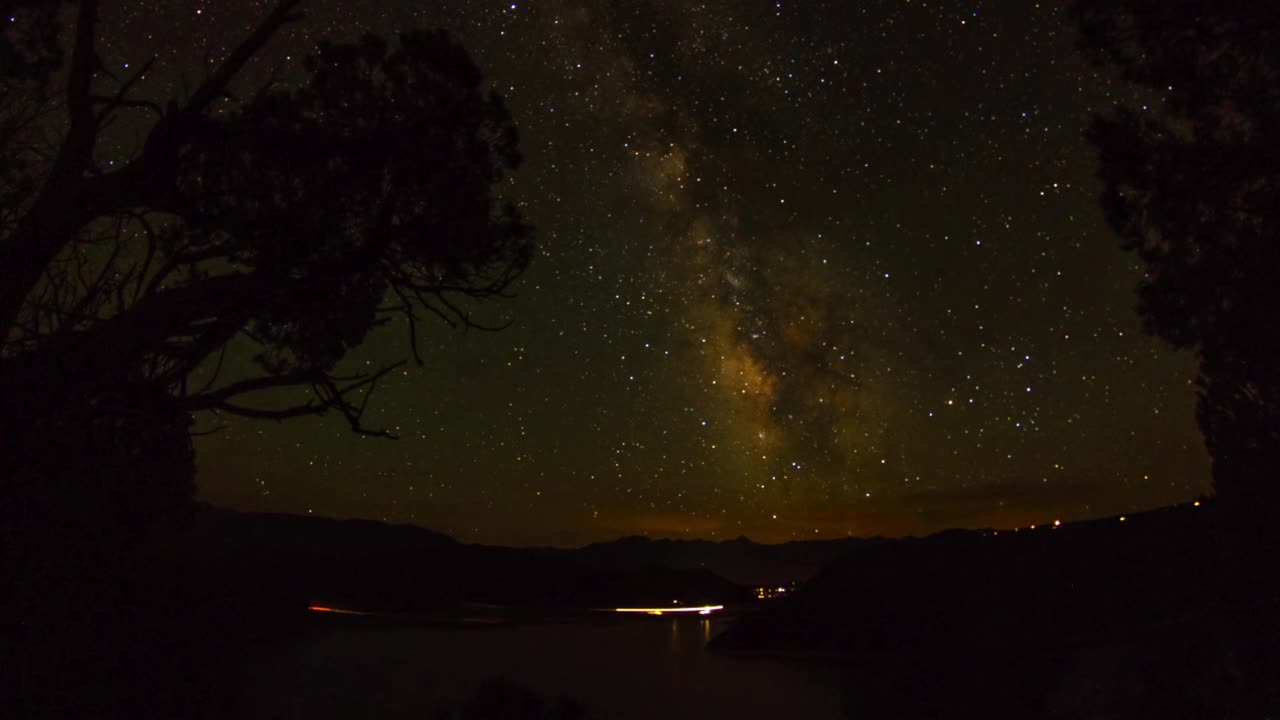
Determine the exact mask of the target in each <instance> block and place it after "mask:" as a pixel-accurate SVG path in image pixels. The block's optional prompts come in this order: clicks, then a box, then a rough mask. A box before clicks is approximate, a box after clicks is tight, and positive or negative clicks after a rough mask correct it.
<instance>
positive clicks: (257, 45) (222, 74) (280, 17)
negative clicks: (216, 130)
mask: <svg viewBox="0 0 1280 720" xmlns="http://www.w3.org/2000/svg"><path fill="white" fill-rule="evenodd" d="M301 2H302V0H281V2H280V4H279V5H276V7H275V9H274V10H272V11H271V14H270V15H268V16H267V17H266V19H265V20H263V21H262V24H260V25H258V27H257V28H256V29H255V30H254V31H253V33H252V34H250V35H249V37H247V38H245V41H244V42H242V43H240V46H239V47H237V48H236V49H235V50H233V51H231V54H230V55H228V56H227V59H226V60H223V61H222V64H221V65H219V66H218V69H216V70H214V71H213V74H211V75H210V76H209V77H208V78H206V79H205V81H204V82H203V83H202V84H201V85H200V87H199V88H197V89H196V91H195V93H194V94H192V96H191V99H190V100H189V101H187V105H186V107H184V108H183V109H182V114H183V116H184V117H185V118H187V119H191V118H195V117H197V116H199V115H201V114H203V113H204V112H205V110H206V109H207V108H208V107H209V105H211V104H212V103H213V101H214V100H216V99H218V98H219V97H222V96H223V95H225V94H226V92H227V86H228V85H229V84H230V83H231V80H232V79H233V78H234V77H235V76H236V75H237V74H238V73H239V72H240V70H241V68H243V67H244V65H245V63H247V62H248V61H249V59H250V58H252V57H253V56H254V55H256V54H257V53H258V51H259V50H261V49H262V48H263V46H265V45H266V44H267V42H268V41H270V40H271V37H272V36H273V35H275V34H276V32H277V31H279V30H280V28H281V27H284V26H285V25H287V24H289V23H292V22H297V21H298V20H301V19H302V18H303V14H302V13H300V12H294V8H296V7H298V5H299V4H301Z"/></svg>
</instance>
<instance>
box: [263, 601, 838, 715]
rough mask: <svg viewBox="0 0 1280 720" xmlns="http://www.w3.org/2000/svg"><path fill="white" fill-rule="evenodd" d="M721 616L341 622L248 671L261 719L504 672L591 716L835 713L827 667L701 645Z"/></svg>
mask: <svg viewBox="0 0 1280 720" xmlns="http://www.w3.org/2000/svg"><path fill="white" fill-rule="evenodd" d="M723 622H724V621H721V620H711V619H702V618H698V619H694V618H679V619H675V618H672V619H667V618H642V619H633V620H626V621H609V622H601V623H595V624H592V623H576V624H547V625H523V626H510V627H496V628H483V629H418V628H410V629H393V628H379V629H374V628H339V629H334V630H332V631H329V632H326V633H323V634H320V635H317V636H315V637H312V638H310V639H308V640H306V641H304V642H302V643H301V644H298V645H295V646H292V647H289V648H285V649H280V650H277V651H275V652H273V653H272V654H271V655H269V656H265V657H262V658H259V659H258V660H257V661H256V662H255V663H253V664H252V665H250V666H249V667H248V668H246V669H247V670H248V671H249V673H250V674H251V676H252V678H251V680H250V681H249V688H248V700H249V702H250V704H251V706H252V711H253V712H252V717H257V718H307V719H309V720H314V719H316V718H355V717H367V718H415V720H421V719H422V718H426V717H427V716H428V713H430V712H431V711H433V710H435V709H437V708H440V707H447V708H453V709H455V710H456V709H457V708H458V707H459V706H460V705H461V703H462V702H463V700H464V699H465V698H467V697H468V696H470V695H471V694H472V693H473V692H474V691H475V689H476V688H477V687H478V686H479V685H480V683H481V682H483V681H484V680H486V679H488V678H492V677H495V676H499V675H500V676H503V677H505V678H506V679H507V680H509V681H511V682H512V683H514V684H517V685H521V686H524V687H527V688H529V689H530V690H533V691H535V692H537V693H538V694H539V695H541V696H542V697H543V699H544V700H550V699H551V698H554V697H557V696H566V697H571V698H573V699H575V700H576V701H578V703H580V704H581V705H582V706H583V708H584V710H585V711H586V716H587V717H588V718H612V719H616V720H629V719H631V718H645V719H646V720H649V719H653V718H697V719H698V720H708V719H709V718H733V719H734V720H748V719H752V718H838V717H840V712H839V707H840V695H841V686H842V682H841V678H842V672H841V671H840V670H839V669H837V668H834V667H830V666H822V665H809V664H792V663H781V662H778V661H773V660H765V659H744V658H729V657H722V656H718V655H712V654H710V653H708V652H706V651H704V650H703V647H704V646H705V645H706V643H707V641H708V640H709V639H710V638H711V637H712V636H713V635H714V634H715V633H717V632H719V631H720V630H721V629H723V624H722V623H723Z"/></svg>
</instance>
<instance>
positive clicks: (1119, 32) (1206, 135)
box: [1074, 0, 1280, 509]
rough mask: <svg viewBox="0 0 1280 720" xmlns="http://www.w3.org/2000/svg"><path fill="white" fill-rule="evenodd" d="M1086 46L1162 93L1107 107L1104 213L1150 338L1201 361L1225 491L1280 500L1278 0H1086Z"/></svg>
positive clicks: (1203, 396)
mask: <svg viewBox="0 0 1280 720" xmlns="http://www.w3.org/2000/svg"><path fill="white" fill-rule="evenodd" d="M1074 15H1075V17H1076V19H1077V21H1078V24H1079V28H1080V32H1081V40H1080V43H1081V46H1082V47H1083V48H1084V49H1085V50H1086V52H1088V53H1089V54H1090V56H1091V57H1092V58H1093V59H1094V60H1096V61H1097V62H1098V63H1100V64H1102V65H1105V66H1108V67H1110V68H1112V69H1114V70H1117V71H1118V72H1119V73H1121V75H1122V76H1123V78H1124V79H1126V80H1128V81H1130V82H1132V83H1135V84H1136V85H1138V86H1140V87H1141V88H1142V89H1143V91H1144V92H1146V93H1147V94H1148V96H1149V98H1150V100H1149V105H1143V106H1141V107H1137V106H1134V105H1127V106H1121V107H1118V108H1116V109H1115V110H1114V111H1113V112H1110V113H1107V114H1104V115H1101V116H1099V117H1098V118H1097V119H1096V120H1095V121H1094V124H1093V128H1092V131H1091V134H1090V137H1091V139H1092V141H1093V142H1094V144H1095V145H1096V146H1097V148H1098V151H1099V157H1100V163H1101V170H1100V176H1101V179H1102V180H1103V183H1104V190H1103V199H1102V202H1103V206H1104V209H1105V212H1106V215H1107V219H1108V220H1109V222H1110V224H1111V226H1112V227H1113V228H1114V229H1115V231H1116V232H1117V233H1119V235H1120V238H1121V242H1122V245H1123V247H1124V249H1125V250H1127V251H1129V252H1133V253H1135V254H1136V255H1137V256H1138V258H1140V259H1141V261H1142V263H1143V265H1144V268H1145V277H1144V279H1143V281H1142V283H1141V284H1140V285H1139V287H1138V298H1139V301H1138V311H1139V313H1140V314H1141V315H1142V318H1143V321H1144V323H1145V327H1146V329H1147V331H1148V332H1150V333H1152V334H1154V335H1157V336H1159V337H1161V338H1163V339H1165V340H1166V341H1168V342H1169V343H1170V344H1172V345H1173V346H1174V347H1177V348H1190V349H1194V350H1195V351H1196V352H1197V353H1198V356H1199V360H1200V372H1199V376H1198V377H1197V381H1196V383H1197V389H1198V400H1199V404H1198V410H1197V415H1198V420H1199V423H1200V428H1201V430H1202V432H1203V434H1204V437H1205V442H1206V444H1207V446H1208V449H1209V452H1210V455H1211V457H1212V460H1213V474H1214V483H1215V488H1216V490H1217V493H1218V495H1219V497H1220V498H1221V499H1223V500H1225V501H1228V502H1231V503H1232V504H1233V505H1234V506H1236V507H1237V508H1240V509H1249V508H1255V509H1257V508H1273V507H1274V503H1275V502H1276V496H1277V494H1278V493H1280V486H1278V485H1277V484H1276V483H1275V481H1274V479H1275V477H1276V468H1277V467H1280V330H1277V326H1276V317H1277V316H1280V282H1278V280H1277V278H1278V277H1280V212H1277V208H1280V14H1278V13H1277V12H1276V10H1275V8H1274V7H1273V6H1272V5H1271V4H1270V3H1265V2H1248V1H1247V0H1232V1H1229V2H1210V1H1208V0H1203V1H1200V2H1160V1H1159V0H1122V1H1120V2H1112V1H1110V0H1105V1H1104V0H1078V1H1077V2H1076V3H1075V5H1074Z"/></svg>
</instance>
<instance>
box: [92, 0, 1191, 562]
mask: <svg viewBox="0 0 1280 720" xmlns="http://www.w3.org/2000/svg"><path fill="white" fill-rule="evenodd" d="M268 6H269V5H268V3H263V2H247V1H239V2H223V1H221V0H210V2H207V3H204V4H201V3H198V2H191V1H188V2H183V3H171V2H146V3H139V2H135V3H123V4H120V5H116V4H108V7H106V8H104V12H103V19H104V27H103V31H102V37H104V38H105V39H106V42H104V47H103V56H104V60H106V62H107V64H108V66H111V67H122V66H123V65H124V64H126V63H129V64H131V65H132V64H134V63H141V62H143V61H145V60H146V59H147V58H148V57H150V56H151V54H152V53H155V54H158V56H159V63H158V66H157V68H156V69H155V70H154V71H153V72H152V73H151V75H150V76H148V78H147V79H146V81H145V82H144V83H143V84H142V86H141V91H140V94H141V95H143V96H148V95H149V96H151V97H156V98H160V97H167V96H168V95H170V94H172V93H178V94H180V93H182V92H183V88H191V87H193V86H194V83H195V80H197V79H198V78H199V77H200V73H202V72H204V64H205V63H206V62H216V61H217V60H220V59H221V57H222V55H223V54H225V53H226V52H227V51H229V50H230V48H232V47H234V45H235V43H236V42H238V40H239V39H240V38H241V37H243V36H244V34H245V33H246V32H247V30H248V29H249V28H251V27H252V26H253V25H254V24H255V23H256V22H257V21H258V19H259V18H260V17H261V16H262V14H263V13H264V12H265V11H266V9H267V8H268ZM305 9H306V10H307V12H308V19H307V21H306V22H305V23H303V24H300V25H295V26H291V27H290V28H289V29H287V30H286V31H285V32H284V33H283V34H282V35H281V36H280V37H278V38H277V40H276V42H275V43H274V44H273V45H271V46H270V48H269V50H268V51H267V52H265V53H263V54H262V56H261V57H260V58H259V59H258V61H257V62H256V63H255V64H254V65H253V67H252V68H251V71H250V74H249V76H248V77H246V78H245V80H246V82H243V83H241V84H240V85H239V87H242V88H251V87H252V86H253V82H254V81H255V78H261V77H265V73H266V72H267V71H269V70H270V69H271V68H272V67H275V66H279V68H280V69H281V70H282V71H283V72H284V73H285V75H286V76H288V77H301V73H302V69H301V60H302V57H303V55H305V53H306V52H307V50H308V49H309V48H310V47H311V46H312V44H313V43H314V41H315V40H316V39H318V38H320V37H326V36H327V37H331V38H333V39H336V40H354V39H356V38H357V37H358V36H359V35H360V34H362V33H363V32H365V31H372V32H374V33H377V34H381V35H384V36H387V37H393V36H394V35H395V34H396V32H397V31H399V30H401V29H409V28H414V27H444V28H446V29H448V30H450V31H451V32H452V33H453V34H454V35H455V36H456V37H457V38H459V39H460V40H461V41H462V42H463V44H464V45H465V46H466V47H467V48H468V49H469V50H470V51H471V53H472V54H473V56H474V57H475V59H476V60H477V62H478V64H479V65H480V66H481V68H482V69H483V70H484V71H485V73H486V75H487V77H488V78H489V79H490V81H491V82H492V84H493V86H494V87H495V88H496V89H498V90H499V91H500V93H501V94H502V95H503V96H504V97H505V99H506V100H507V101H508V103H509V106H510V108H511V111H512V115H513V116H514V119H515V122H516V125H517V127H518V128H519V130H520V133H521V148H522V150H523V152H524V155H525V164H524V166H523V167H522V168H521V170H520V171H519V172H518V173H516V174H515V176H514V177H513V178H512V180H511V181H510V182H509V183H508V184H507V186H506V187H505V188H504V189H503V194H505V195H506V196H508V197H509V198H511V199H513V200H515V201H517V202H518V203H520V204H521V206H522V207H523V209H524V210H525V213H526V215H527V218H528V220H529V221H530V222H531V223H532V224H533V225H535V226H536V228H537V233H538V242H539V253H538V255H537V257H536V258H535V260H534V263H533V265H532V267H531V268H530V270H529V272H528V273H527V274H526V276H525V277H524V278H523V280H522V281H521V283H520V285H519V288H518V292H519V297H518V298H517V299H515V300H511V301H496V302H490V303H488V304H485V305H483V306H480V307H476V308H475V310H476V315H477V317H478V318H481V319H484V320H488V321H493V322H502V321H506V320H513V321H514V325H513V326H512V327H511V328H509V329H508V330H505V331H503V332H500V333H484V332H471V333H468V334H461V333H457V332H454V331H451V330H450V329H449V328H448V327H446V326H444V325H438V326H433V327H431V328H430V335H429V337H428V341H427V343H426V347H427V350H428V353H427V356H426V361H427V362H426V366H425V367H421V368H418V367H413V368H411V369H409V370H407V371H406V372H405V373H403V374H401V375H400V376H398V377H396V378H395V380H394V382H389V383H387V384H385V385H384V386H383V387H382V388H381V389H380V391H379V394H378V395H376V396H375V399H374V404H375V405H376V408H375V410H373V411H371V412H370V414H369V415H368V416H367V422H368V424H369V425H371V426H376V427H384V428H387V429H390V430H392V431H393V432H396V433H397V434H399V435H400V436H401V439H400V440H398V441H388V440H383V439H377V438H365V437H359V436H355V435H353V434H351V433H350V431H349V430H348V428H347V426H346V424H345V423H344V422H343V421H342V420H341V419H340V418H338V417H330V418H325V419H303V420H297V421H293V422H290V423H285V424H272V423H262V422H255V421H249V420H238V419H235V418H223V419H222V423H225V424H226V425H227V427H226V428H225V429H223V430H220V431H219V432H217V433H215V434H212V435H209V436H206V437H202V438H200V439H199V440H198V441H197V451H198V468H199V469H198V479H199V483H200V487H201V492H202V495H203V497H204V498H206V499H207V500H209V501H211V502H214V503H218V504H225V505H230V506H234V507H238V508H244V509H253V510H273V511H286V512H297V513H314V514H316V515H329V516H340V517H367V518H376V519H386V520H389V521H393V522H411V523H417V524H420V525H423V526H426V527H430V528H434V529H438V530H442V531H445V532H448V533H451V534H453V535H455V536H456V537H458V538H460V539H463V540H468V541H479V542H487V543H505V544H579V543H584V542H589V541H593V540H602V539H608V538H611V537H616V536H618V535H626V534H647V535H650V536H653V537H679V538H691V537H701V538H732V537H737V536H739V535H747V536H749V537H751V538H753V539H756V540H761V541H769V542H778V541H783V540H788V539H792V538H830V537H843V536H847V535H874V534H890V535H902V534H919V533H926V532H932V531H935V530H940V529H943V528H948V527H979V526H983V527H985V526H997V527H1007V526H1014V525H1024V524H1028V523H1035V522H1046V521H1052V520H1054V519H1062V520H1063V521H1067V520H1071V519H1081V518H1087V517H1094V516H1099V515H1106V514H1112V513H1119V512H1126V511H1133V510H1137V509H1142V508H1147V507H1153V506H1158V505H1163V504H1167V503H1171V502H1176V501H1181V500H1186V499H1189V498H1191V497H1194V496H1196V495H1197V494H1199V493H1202V492H1206V491H1207V489H1208V477H1209V472H1208V460H1207V457H1206V454H1205V451H1204V449H1203V445H1202V443H1201V440H1200V437H1199V434H1198V433H1197V431H1196V427H1195V422H1194V419H1193V415H1192V407H1193V404H1194V398H1193V396H1192V388H1191V386H1190V379H1191V378H1192V377H1193V358H1192V357H1191V356H1190V355H1188V354H1185V353H1183V354H1175V353H1173V352H1172V351H1169V350H1167V349H1166V348H1164V347H1163V346H1162V345H1161V344H1160V343H1159V342H1158V341H1156V340H1154V339H1151V338H1148V337H1146V336H1144V335H1142V333H1141V331H1140V326H1139V321H1138V319H1137V317H1136V316H1135V314H1134V313H1133V311H1132V307H1133V304H1134V303H1133V296H1132V288H1133V286H1134V284H1135V283H1136V281H1137V280H1138V277H1139V272H1140V270H1139V268H1138V266H1137V264H1136V263H1135V262H1134V261H1133V260H1132V259H1131V258H1129V257H1127V256H1125V255H1124V254H1123V253H1122V252H1121V251H1120V250H1119V249H1118V248H1117V244H1116V241H1115V239H1114V238H1113V237H1112V236H1111V234H1110V233H1109V232H1108V230H1107V229H1106V227H1105V225H1104V223H1103V220H1102V216H1101V211H1100V210H1099V208H1098V206H1097V202H1096V197H1097V189H1098V188H1097V183H1096V182H1095V181H1094V179H1093V173H1094V154H1093V152H1092V150H1091V148H1090V147H1089V146H1088V144H1087V142H1086V141H1085V140H1084V139H1083V138H1082V132H1083V130H1084V128H1085V126H1086V124H1087V122H1088V118H1089V115H1090V113H1092V112H1095V111H1098V110H1101V109H1104V108H1106V107H1109V106H1110V105H1111V104H1113V103H1114V102H1116V101H1134V100H1135V97H1136V96H1135V95H1134V92H1133V91H1131V90H1129V89H1127V88H1125V87H1122V86H1120V85H1117V84H1114V83H1112V82H1110V81H1108V80H1107V79H1106V78H1105V77H1103V76H1102V75H1100V74H1099V72H1098V71H1097V70H1095V69H1093V68H1090V67H1088V66H1087V65H1086V64H1085V63H1084V61H1083V60H1082V59H1080V58H1079V57H1078V56H1077V54H1076V52H1075V50H1074V48H1073V40H1074V31H1073V28H1072V26H1071V25H1070V23H1069V21H1068V19H1067V17H1066V14H1065V11H1064V9H1063V7H1062V6H1061V5H1060V4H1058V3H1047V2H1046V3H1034V2H1013V1H1008V2H992V3H981V2H979V3H974V2H921V1H920V0H914V1H912V0H893V1H892V2H890V1H887V0H882V1H859V2H758V1H755V0H709V1H707V2H691V1H686V0H580V1H577V2H573V1H568V0H536V1H535V0H527V1H525V2H514V3H513V2H489V1H485V2H480V1H478V0H477V1H474V2H460V1H458V0H445V1H442V2H426V1H425V0H422V1H419V2H404V1H400V2H396V1H391V0H388V1H386V2H377V3H374V2H363V3H361V2H354V1H342V0H327V1H314V0H313V1H312V2H309V3H307V4H306V6H305ZM122 72H127V71H123V70H122ZM118 142H121V143H123V144H124V145H127V144H128V142H129V140H128V139H127V138H125V139H122V140H118ZM407 355H408V350H407V346H406V335H405V333H404V329H403V328H402V327H389V328H386V329H383V330H380V331H378V332H377V333H375V334H374V336H373V337H372V338H371V340H370V341H369V342H368V343H367V344H366V346H364V347H362V348H361V349H360V350H359V351H358V352H357V353H356V354H355V355H353V356H352V357H351V358H349V362H348V366H349V367H365V366H366V365H367V366H368V368H370V369H372V368H373V367H375V366H377V365H379V364H381V363H386V362H390V361H394V360H399V359H402V358H403V357H406V356H407ZM218 424H220V422H219V421H218V419H216V418H212V417H202V418H200V423H199V427H200V428H201V429H208V428H212V427H215V426H216V425H218Z"/></svg>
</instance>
